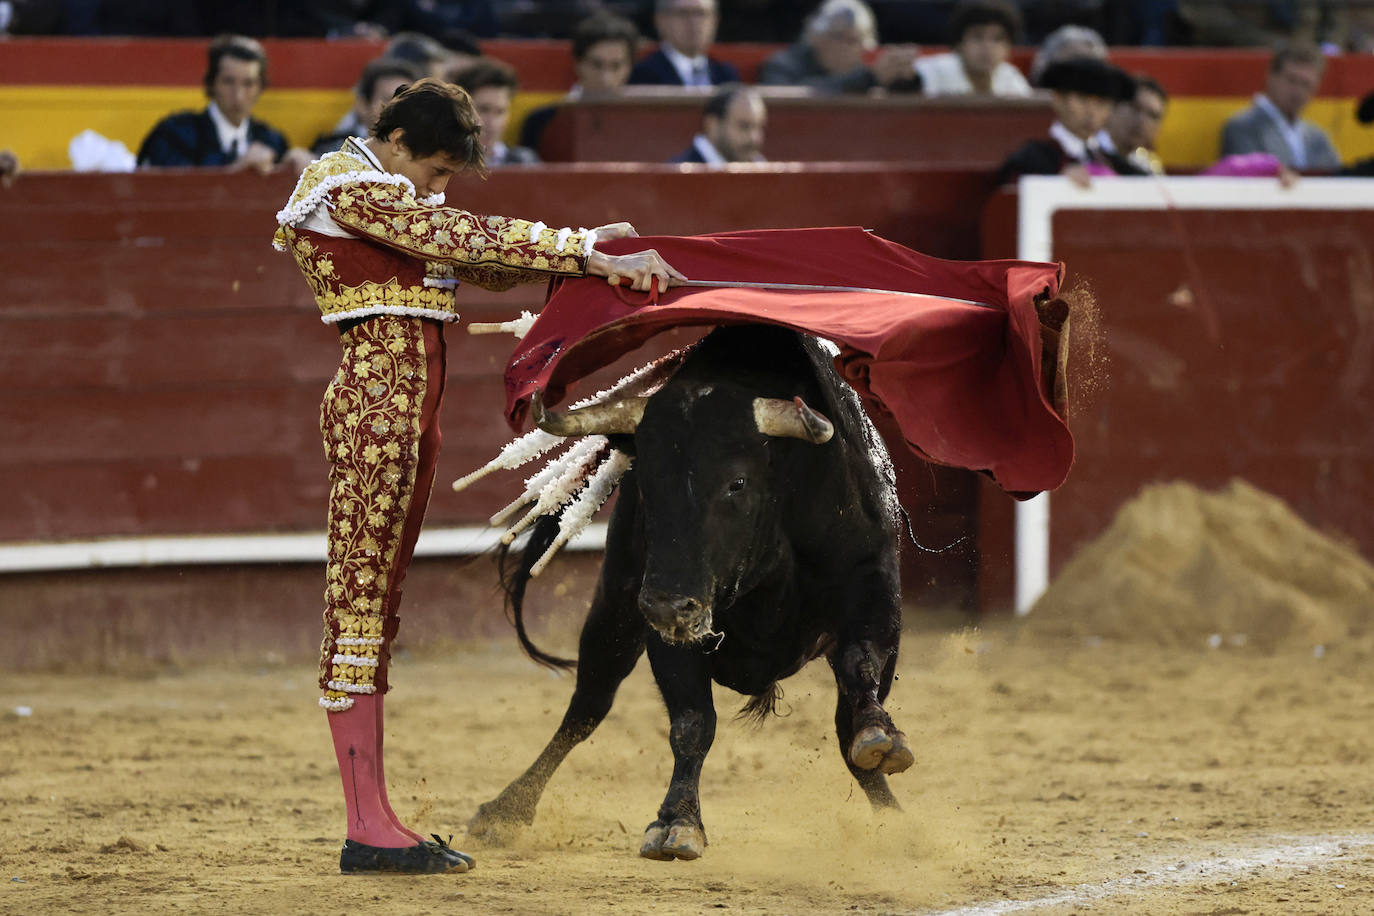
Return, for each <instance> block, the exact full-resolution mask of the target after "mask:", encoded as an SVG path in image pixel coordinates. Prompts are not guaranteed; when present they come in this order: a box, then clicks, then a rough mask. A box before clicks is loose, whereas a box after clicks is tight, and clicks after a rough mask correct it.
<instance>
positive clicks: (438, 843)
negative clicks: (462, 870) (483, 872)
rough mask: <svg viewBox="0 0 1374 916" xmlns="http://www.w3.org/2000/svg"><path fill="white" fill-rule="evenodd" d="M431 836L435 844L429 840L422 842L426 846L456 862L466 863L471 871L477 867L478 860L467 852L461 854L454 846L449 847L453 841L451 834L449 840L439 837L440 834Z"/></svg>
mask: <svg viewBox="0 0 1374 916" xmlns="http://www.w3.org/2000/svg"><path fill="white" fill-rule="evenodd" d="M430 836H432V837H434V840H433V842H431V841H429V840H423V841H422V842H424V843H425V844H426V845H429V846H433V847H435V848H436V849H438V850H439V851H440V852H441V853H443V854H444V855H446V856H448V857H449V858H451V859H453V860H455V861H458V862H463V863H465V864H466V865H467V867H468V868H470V869H471V868H476V867H477V860H476V859H474V858H473V857H472V856H470V855H468V854H467V853H465V852H459V851H458V850H456V849H454V848H453V847H452V846H450V845H449V843H451V842H452V841H453V834H449V838H448V839H447V840H445V839H444V838H443V837H441V836H439V834H437V833H431V834H430Z"/></svg>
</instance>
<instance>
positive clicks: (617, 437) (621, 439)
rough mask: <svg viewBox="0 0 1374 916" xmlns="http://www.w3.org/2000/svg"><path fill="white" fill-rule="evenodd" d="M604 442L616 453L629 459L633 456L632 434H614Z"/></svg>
mask: <svg viewBox="0 0 1374 916" xmlns="http://www.w3.org/2000/svg"><path fill="white" fill-rule="evenodd" d="M606 441H607V442H609V443H610V444H611V448H613V449H615V450H616V451H617V452H620V453H621V454H623V455H628V456H630V457H631V458H633V457H634V456H635V437H634V435H633V434H631V433H614V434H612V435H609V436H607V437H606Z"/></svg>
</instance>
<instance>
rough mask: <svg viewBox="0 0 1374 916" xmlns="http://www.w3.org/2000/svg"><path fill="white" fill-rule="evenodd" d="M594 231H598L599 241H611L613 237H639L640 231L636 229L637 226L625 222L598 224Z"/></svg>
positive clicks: (597, 237)
mask: <svg viewBox="0 0 1374 916" xmlns="http://www.w3.org/2000/svg"><path fill="white" fill-rule="evenodd" d="M592 231H593V232H595V233H596V239H597V241H599V242H609V241H611V240H612V239H637V238H639V233H638V232H636V231H635V227H634V226H631V225H630V224H629V223H625V222H620V223H607V224H606V225H604V226H597V227H596V228H595V229H593V230H592Z"/></svg>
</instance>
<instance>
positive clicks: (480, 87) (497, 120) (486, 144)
mask: <svg viewBox="0 0 1374 916" xmlns="http://www.w3.org/2000/svg"><path fill="white" fill-rule="evenodd" d="M448 81H449V82H450V83H455V84H456V85H458V86H461V87H462V88H463V89H465V90H467V93H468V95H470V96H472V107H473V108H475V109H476V110H477V120H478V121H479V122H480V123H481V125H482V132H481V133H480V134H478V135H477V142H478V143H480V144H481V145H482V152H483V153H485V154H486V155H485V158H486V164H487V167H488V168H498V169H499V168H503V167H505V166H508V165H536V164H537V163H538V162H539V154H538V153H536V152H535V151H534V150H532V149H527V148H525V147H523V146H509V145H507V144H506V143H505V142H504V141H502V139H501V136H502V135H503V134H504V133H505V132H506V122H508V121H509V120H510V106H511V102H513V101H514V100H515V90H516V89H517V88H518V87H519V85H520V82H519V80H518V79H517V78H516V75H515V71H514V70H513V69H511V67H510V66H508V65H507V64H503V63H502V62H501V61H499V60H494V59H492V58H482V59H481V60H478V61H477V63H475V64H473V65H472V66H470V67H464V68H463V69H461V70H458V71H456V72H451V73H450V74H449V76H448Z"/></svg>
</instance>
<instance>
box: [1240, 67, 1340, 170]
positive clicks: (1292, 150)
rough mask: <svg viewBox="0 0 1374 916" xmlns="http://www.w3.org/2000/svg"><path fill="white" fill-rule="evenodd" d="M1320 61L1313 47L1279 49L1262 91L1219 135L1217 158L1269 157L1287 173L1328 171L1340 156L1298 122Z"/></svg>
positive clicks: (1313, 128) (1320, 134)
mask: <svg viewBox="0 0 1374 916" xmlns="http://www.w3.org/2000/svg"><path fill="white" fill-rule="evenodd" d="M1325 69H1326V59H1325V58H1323V57H1322V52H1321V49H1319V48H1318V47H1317V46H1316V45H1311V44H1304V43H1296V44H1290V45H1285V46H1283V47H1280V48H1279V50H1278V51H1276V52H1275V53H1274V56H1273V58H1272V59H1271V60H1270V62H1269V76H1268V78H1267V79H1266V81H1265V84H1264V91H1263V92H1261V93H1259V94H1258V95H1256V96H1255V102H1254V104H1253V105H1251V106H1250V107H1249V108H1247V109H1246V110H1245V111H1242V112H1240V113H1239V114H1236V115H1232V116H1231V118H1230V119H1229V120H1228V121H1227V122H1226V126H1225V127H1223V128H1222V131H1221V155H1222V156H1232V155H1237V154H1244V153H1270V154H1272V155H1273V156H1275V157H1277V158H1278V160H1279V162H1281V163H1283V165H1285V166H1287V167H1288V168H1291V169H1297V170H1300V171H1302V170H1315V171H1331V170H1334V169H1338V168H1340V166H1341V160H1340V156H1339V155H1337V153H1336V148H1335V147H1334V146H1332V145H1331V138H1330V137H1328V136H1327V135H1326V132H1325V131H1324V130H1322V129H1321V128H1320V127H1318V126H1317V125H1315V124H1313V123H1312V122H1310V121H1304V120H1302V111H1303V109H1304V108H1306V107H1307V103H1308V102H1309V101H1311V100H1312V96H1314V95H1316V93H1317V87H1318V86H1320V85H1321V81H1322V73H1323V71H1324V70H1325Z"/></svg>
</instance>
